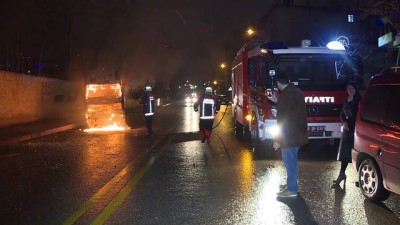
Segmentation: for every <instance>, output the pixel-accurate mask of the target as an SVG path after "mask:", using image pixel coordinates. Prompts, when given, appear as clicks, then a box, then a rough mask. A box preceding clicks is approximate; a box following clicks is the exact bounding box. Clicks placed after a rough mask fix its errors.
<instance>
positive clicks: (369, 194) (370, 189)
mask: <svg viewBox="0 0 400 225" xmlns="http://www.w3.org/2000/svg"><path fill="white" fill-rule="evenodd" d="M358 181H359V185H360V189H361V193H362V194H363V195H364V196H365V197H366V198H367V199H368V200H370V201H371V202H380V201H385V200H386V199H388V198H389V195H390V192H389V191H388V190H386V189H385V187H384V186H383V178H382V173H381V171H380V169H379V167H378V165H377V164H376V163H375V161H374V160H372V159H369V158H367V159H365V160H364V161H363V162H362V163H361V165H360V167H359V169H358Z"/></svg>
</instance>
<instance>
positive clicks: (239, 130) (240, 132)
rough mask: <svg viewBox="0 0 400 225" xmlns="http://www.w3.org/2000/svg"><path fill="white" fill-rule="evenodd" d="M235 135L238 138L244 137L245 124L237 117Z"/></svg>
mask: <svg viewBox="0 0 400 225" xmlns="http://www.w3.org/2000/svg"><path fill="white" fill-rule="evenodd" d="M235 135H236V137H237V138H239V139H241V138H243V125H242V124H241V123H239V121H237V119H235Z"/></svg>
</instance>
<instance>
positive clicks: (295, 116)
mask: <svg viewBox="0 0 400 225" xmlns="http://www.w3.org/2000/svg"><path fill="white" fill-rule="evenodd" d="M276 106H277V116H276V118H277V123H278V125H279V127H280V129H281V132H280V135H279V136H278V137H277V138H276V141H278V142H279V144H280V145H281V147H282V148H286V147H301V146H303V145H305V144H307V143H308V130H307V110H306V103H305V101H304V94H303V92H302V91H301V90H300V89H299V88H297V87H296V86H294V85H293V84H292V83H290V84H289V85H288V86H287V87H286V88H285V89H283V91H282V92H281V94H280V95H279V98H278V102H277V104H276Z"/></svg>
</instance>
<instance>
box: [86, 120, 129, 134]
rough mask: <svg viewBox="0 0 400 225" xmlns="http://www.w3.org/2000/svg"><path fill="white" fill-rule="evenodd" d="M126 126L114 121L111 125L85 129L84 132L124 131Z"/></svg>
mask: <svg viewBox="0 0 400 225" xmlns="http://www.w3.org/2000/svg"><path fill="white" fill-rule="evenodd" d="M126 129H127V128H126V127H123V126H119V125H118V124H117V123H116V122H114V124H113V125H110V126H105V127H100V128H99V127H93V128H88V129H85V130H84V132H107V131H124V130H126Z"/></svg>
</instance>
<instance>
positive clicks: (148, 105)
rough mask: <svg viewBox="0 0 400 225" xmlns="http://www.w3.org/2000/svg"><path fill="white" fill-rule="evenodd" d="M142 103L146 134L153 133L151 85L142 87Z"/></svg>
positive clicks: (150, 134)
mask: <svg viewBox="0 0 400 225" xmlns="http://www.w3.org/2000/svg"><path fill="white" fill-rule="evenodd" d="M140 103H141V104H142V105H143V113H144V119H145V121H146V127H147V136H152V135H153V116H154V110H155V108H154V95H153V92H152V88H151V86H145V87H144V95H143V96H142V97H141V99H140Z"/></svg>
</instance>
